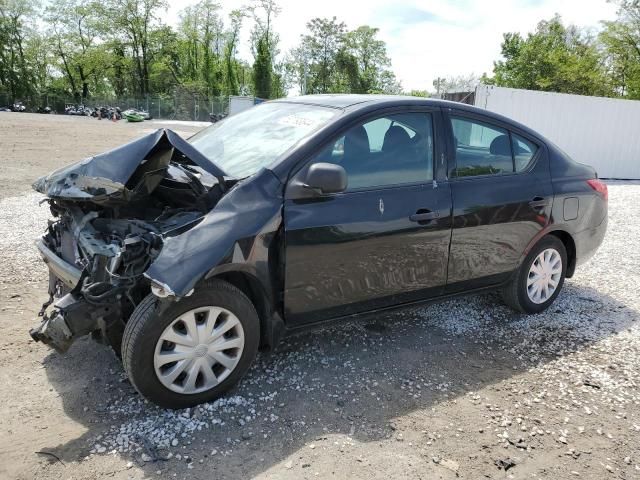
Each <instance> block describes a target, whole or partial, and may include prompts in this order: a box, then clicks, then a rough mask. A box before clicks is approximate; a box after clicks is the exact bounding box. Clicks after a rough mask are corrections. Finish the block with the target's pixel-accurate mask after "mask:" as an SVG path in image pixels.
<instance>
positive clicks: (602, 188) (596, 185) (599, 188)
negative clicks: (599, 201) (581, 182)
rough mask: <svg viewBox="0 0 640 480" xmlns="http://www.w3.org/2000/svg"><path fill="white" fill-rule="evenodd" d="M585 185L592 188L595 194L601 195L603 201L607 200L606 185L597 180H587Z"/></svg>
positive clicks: (607, 190)
mask: <svg viewBox="0 0 640 480" xmlns="http://www.w3.org/2000/svg"><path fill="white" fill-rule="evenodd" d="M587 183H588V184H589V186H590V187H591V188H593V189H594V190H595V191H596V192H598V193H599V194H600V195H602V198H604V199H605V200H608V199H609V189H607V184H606V183H604V182H603V181H601V180H598V179H597V178H594V179H592V180H587Z"/></svg>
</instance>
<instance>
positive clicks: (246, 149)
mask: <svg viewBox="0 0 640 480" xmlns="http://www.w3.org/2000/svg"><path fill="white" fill-rule="evenodd" d="M338 112H339V110H336V109H333V108H325V107H318V106H315V105H303V104H296V103H265V104H263V105H258V106H256V107H253V108H250V109H249V110H245V111H244V112H242V113H238V114H236V115H233V116H232V117H229V118H227V119H225V120H224V121H222V122H220V123H216V124H214V125H212V126H210V127H208V128H206V129H205V130H202V131H201V132H199V133H197V134H196V135H194V136H193V137H191V138H190V139H189V142H190V143H191V144H192V145H193V146H194V147H196V148H197V149H198V150H199V151H200V152H202V153H203V154H204V155H205V156H206V157H207V158H208V159H209V160H211V161H212V162H213V163H215V164H216V165H217V166H218V167H220V168H221V169H222V170H223V171H224V172H225V173H226V174H227V175H230V176H231V177H234V178H244V177H248V176H250V175H253V174H254V173H256V172H257V171H258V170H260V169H261V168H262V167H266V166H268V165H270V164H271V163H273V162H274V161H275V160H276V159H277V158H278V157H279V156H280V155H282V154H283V153H284V152H286V151H287V150H288V149H289V148H291V147H293V146H294V145H295V144H296V143H298V142H299V141H300V140H301V139H303V138H304V137H306V136H307V135H309V134H310V133H312V132H313V131H315V130H317V129H318V128H320V127H321V126H323V125H324V124H326V123H327V122H328V121H329V119H330V118H332V117H333V116H335V115H336V114H337V113H338Z"/></svg>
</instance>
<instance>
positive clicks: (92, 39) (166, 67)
mask: <svg viewBox="0 0 640 480" xmlns="http://www.w3.org/2000/svg"><path fill="white" fill-rule="evenodd" d="M40 1H42V0H0V94H2V95H3V97H2V98H3V101H14V100H23V101H28V100H29V99H34V100H33V103H35V102H39V101H40V100H38V99H39V98H40V97H41V96H44V95H47V94H50V95H62V96H65V97H69V98H75V100H76V101H78V102H81V101H85V100H87V99H90V98H91V97H92V96H100V97H109V96H117V97H144V96H148V95H150V94H151V95H154V96H162V97H165V98H169V97H179V96H184V97H185V98H186V97H187V96H191V97H193V96H197V97H199V98H201V99H213V98H216V97H219V96H224V95H250V94H254V95H256V96H259V97H263V98H278V97H282V96H286V95H287V94H289V92H290V91H291V90H292V89H293V88H294V87H295V86H296V85H297V86H298V87H299V90H300V93H339V92H340V93H342V92H344V93H392V94H395V93H402V87H401V85H400V83H399V82H398V81H397V79H396V77H395V75H394V74H393V72H392V70H391V61H390V59H389V57H388V55H387V50H386V44H385V43H384V41H382V40H380V39H379V31H378V29H377V28H374V27H371V26H368V25H362V26H359V27H358V28H356V29H354V30H351V31H349V30H348V29H347V27H346V25H345V24H344V23H343V22H341V21H340V20H339V19H338V18H336V17H332V18H314V19H312V20H310V21H309V22H308V23H307V31H306V32H305V34H304V35H302V36H301V38H300V42H299V44H298V45H297V46H296V47H295V48H293V49H292V50H291V51H289V52H283V53H282V54H281V52H280V50H279V43H280V42H279V35H278V33H277V31H276V29H275V26H276V23H275V21H276V20H277V17H278V15H279V13H280V11H281V9H280V7H279V6H278V4H277V3H276V0H250V1H249V2H248V3H247V6H246V7H243V8H242V9H239V10H234V11H232V12H231V13H230V15H229V16H228V17H226V16H223V15H222V3H221V2H222V0H199V1H198V2H197V3H195V4H193V5H190V6H188V7H186V8H185V9H184V10H183V11H182V12H181V13H180V16H179V21H178V23H177V25H175V26H170V25H166V24H164V23H163V20H162V19H163V16H164V12H165V11H166V8H167V5H168V1H167V0H47V1H46V2H45V1H42V3H40ZM610 1H612V2H613V3H615V4H616V5H617V6H618V18H617V19H616V20H615V21H612V22H603V24H602V31H601V32H600V33H599V34H598V35H597V36H593V35H590V34H589V33H588V32H586V31H584V30H580V29H578V28H576V27H575V26H571V25H565V24H563V23H562V21H561V19H560V17H558V16H555V17H553V18H551V19H549V20H545V21H542V22H540V23H539V24H538V26H537V28H536V29H535V31H534V32H532V33H530V34H528V35H525V36H523V35H520V34H519V33H506V34H505V35H504V39H503V42H502V45H501V47H502V58H501V59H500V60H498V61H496V62H495V64H494V69H493V73H492V75H491V76H487V75H483V77H482V79H481V81H483V82H484V83H490V84H494V85H499V86H507V87H514V88H526V89H534V90H546V91H557V92H566V93H577V94H585V95H606V96H620V97H625V98H635V99H640V1H638V0H610ZM247 18H248V19H249V20H250V22H251V30H250V31H249V32H248V33H249V47H250V48H249V51H250V52H251V54H252V55H253V60H252V64H249V63H248V62H246V61H244V60H241V59H240V58H238V50H239V49H240V45H239V42H240V38H241V35H240V34H241V30H242V27H243V24H244V22H245V20H246V19H247ZM477 82H478V79H477V78H476V77H475V76H459V77H449V78H438V79H437V81H436V82H435V83H434V88H435V90H436V91H437V92H439V93H445V92H450V91H468V90H472V89H473V87H474V86H475V84H476V83H477ZM425 87H426V86H425ZM409 93H410V94H411V95H417V96H428V92H427V91H426V90H414V91H411V92H409Z"/></svg>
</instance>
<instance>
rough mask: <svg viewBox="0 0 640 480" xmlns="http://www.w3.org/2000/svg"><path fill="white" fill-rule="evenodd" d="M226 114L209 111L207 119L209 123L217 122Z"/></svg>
mask: <svg viewBox="0 0 640 480" xmlns="http://www.w3.org/2000/svg"><path fill="white" fill-rule="evenodd" d="M226 116H227V114H226V113H210V114H209V120H210V121H211V123H217V122H219V121H220V120H224V119H225V118H226Z"/></svg>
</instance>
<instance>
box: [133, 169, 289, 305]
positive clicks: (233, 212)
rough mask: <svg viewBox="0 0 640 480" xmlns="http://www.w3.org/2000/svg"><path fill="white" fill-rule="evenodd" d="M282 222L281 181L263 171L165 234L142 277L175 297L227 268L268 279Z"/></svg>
mask: <svg viewBox="0 0 640 480" xmlns="http://www.w3.org/2000/svg"><path fill="white" fill-rule="evenodd" d="M281 223H282V184H281V183H280V181H279V180H278V178H277V177H276V176H275V175H274V174H273V173H272V172H271V171H270V170H266V169H262V170H261V171H259V172H258V173H256V174H255V175H254V176H252V177H250V178H248V179H246V180H244V181H242V182H240V183H238V184H237V185H236V186H235V187H234V188H232V189H231V190H230V191H229V192H228V193H226V194H225V196H224V197H223V198H222V199H221V200H220V202H218V204H217V205H216V206H215V208H214V209H213V210H211V211H210V212H209V213H208V214H207V215H206V216H205V217H204V219H203V220H202V221H201V222H200V223H199V224H198V225H196V226H195V227H193V228H192V229H190V230H188V231H186V232H184V233H182V234H181V235H178V236H175V237H171V238H167V239H166V240H165V242H164V245H163V247H162V250H161V252H160V254H159V255H158V257H157V258H156V259H155V260H154V262H153V263H152V264H151V266H150V267H149V269H148V270H147V272H146V273H145V276H146V277H147V278H148V279H150V280H151V281H153V282H156V283H158V284H160V285H163V286H165V287H168V288H169V289H170V290H171V291H172V292H173V293H174V294H175V295H176V296H178V297H183V296H185V295H187V294H188V293H189V292H190V291H191V290H192V289H193V288H194V286H195V285H196V284H197V283H198V282H199V281H200V280H202V279H203V278H205V277H209V276H211V275H212V272H215V271H218V272H220V271H222V270H225V269H229V270H230V269H235V270H236V271H238V270H245V271H247V272H248V273H251V274H253V275H255V276H256V277H257V278H258V279H259V280H260V281H261V282H262V281H267V280H268V278H264V277H265V275H266V276H268V275H269V274H270V265H271V264H272V258H271V257H272V255H273V254H274V253H275V252H274V250H276V251H277V248H276V247H277V246H276V245H273V243H274V241H275V239H277V235H276V234H277V232H278V229H279V228H280V225H281ZM263 285H268V283H267V284H265V283H263Z"/></svg>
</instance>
